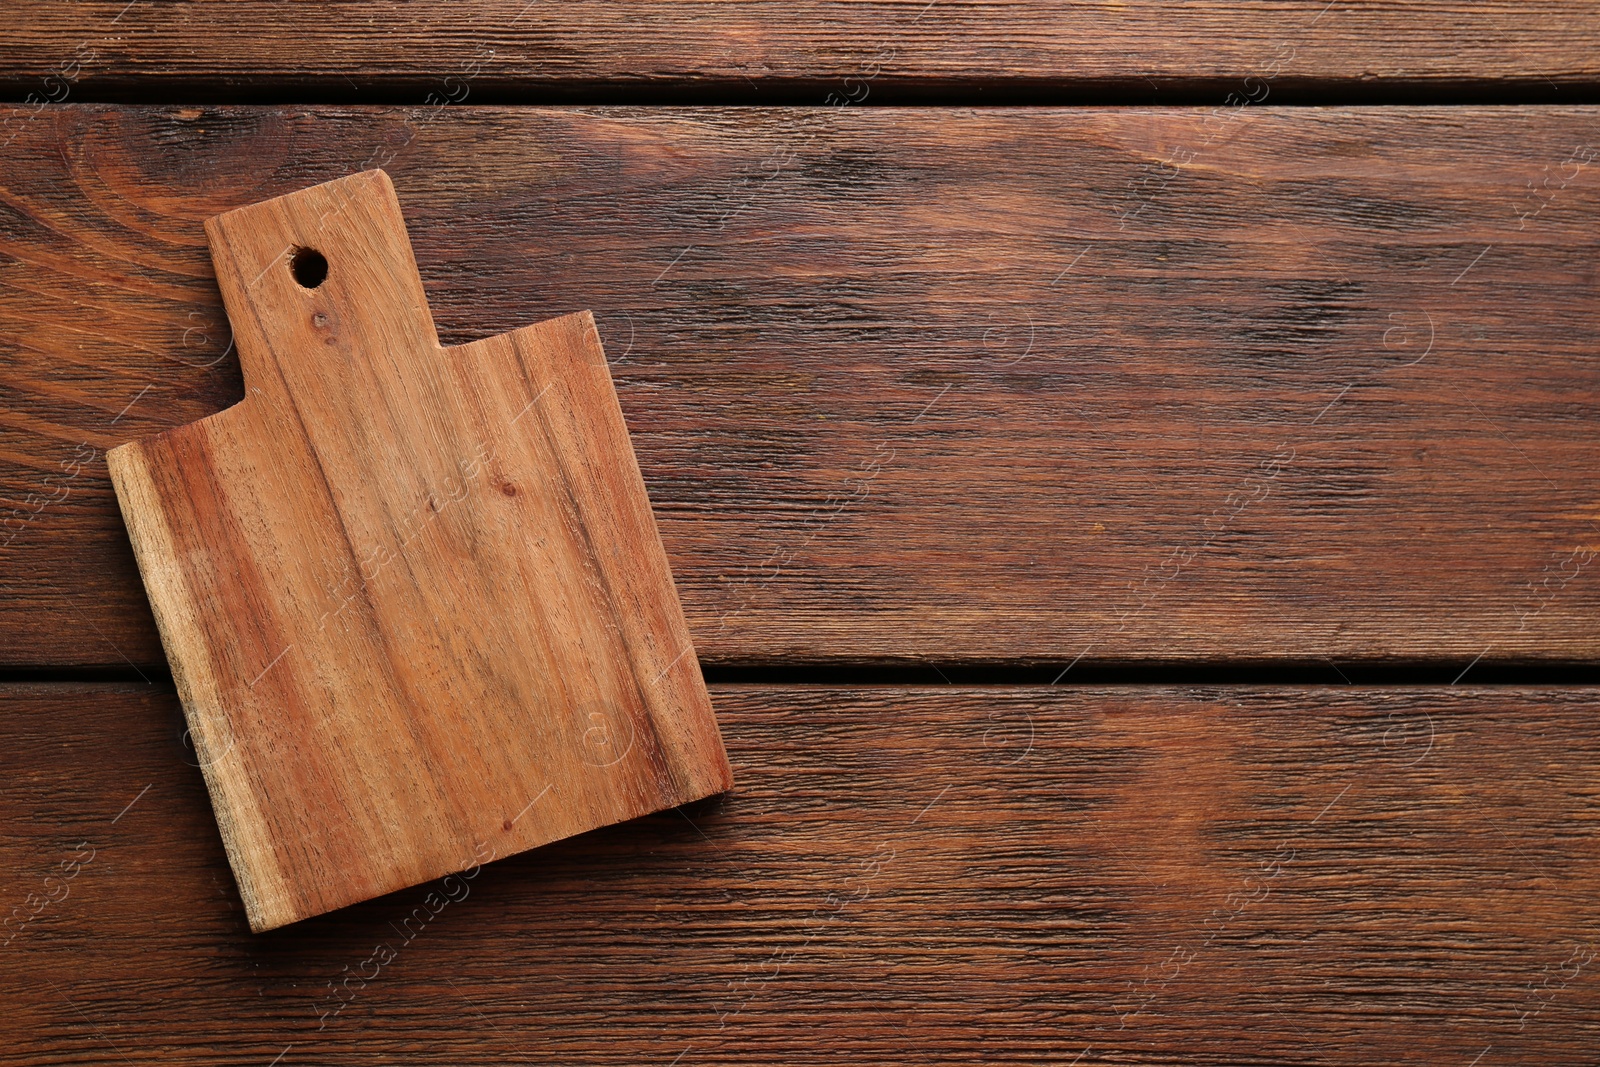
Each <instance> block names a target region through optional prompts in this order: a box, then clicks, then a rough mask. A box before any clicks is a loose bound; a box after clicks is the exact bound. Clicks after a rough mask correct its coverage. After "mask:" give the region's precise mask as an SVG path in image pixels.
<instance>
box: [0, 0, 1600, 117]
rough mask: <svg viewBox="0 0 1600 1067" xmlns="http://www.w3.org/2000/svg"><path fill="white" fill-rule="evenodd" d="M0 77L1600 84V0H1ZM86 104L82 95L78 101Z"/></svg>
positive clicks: (244, 88)
mask: <svg viewBox="0 0 1600 1067" xmlns="http://www.w3.org/2000/svg"><path fill="white" fill-rule="evenodd" d="M6 15H7V31H8V32H7V33H6V36H5V40H4V44H3V45H0V70H3V71H4V75H3V80H4V82H5V84H6V85H7V87H9V88H12V89H13V90H14V91H18V92H32V93H35V94H37V95H38V96H39V97H40V98H41V99H47V100H59V99H61V98H62V97H63V96H65V97H66V98H69V99H71V98H81V97H82V96H84V95H85V94H91V95H92V94H96V93H106V92H117V93H124V94H131V95H144V96H148V95H149V94H151V93H152V92H154V93H158V94H167V95H168V96H174V95H176V96H180V97H181V96H182V95H184V94H188V95H189V97H191V98H195V97H198V96H201V95H204V96H205V97H206V98H209V99H215V98H216V95H217V94H218V93H223V94H228V93H232V94H244V95H256V96H263V95H268V96H276V97H278V98H280V99H281V98H282V97H283V96H284V94H286V93H295V92H301V93H306V92H310V93H320V94H328V93H337V94H340V95H341V96H344V97H347V98H348V97H355V98H356V99H360V98H361V94H362V93H367V94H371V93H373V92H375V91H376V92H383V91H385V90H400V91H404V92H407V93H410V94H414V95H415V97H416V98H417V99H421V98H422V95H423V94H424V93H428V94H434V95H438V96H440V97H442V98H446V99H449V100H451V101H452V102H457V103H459V102H462V101H464V100H466V99H469V98H470V96H471V94H472V93H474V92H476V93H478V94H479V95H480V96H481V95H482V94H484V93H516V94H523V95H526V94H528V93H530V92H535V93H544V94H546V95H559V94H582V93H584V92H586V91H587V92H592V91H594V90H595V89H597V88H600V89H611V90H613V91H624V92H628V93H631V94H633V95H634V96H635V97H636V98H637V101H638V102H640V103H644V102H648V100H647V98H648V96H649V95H650V94H651V93H672V92H679V93H681V92H683V91H685V90H695V89H699V90H702V91H709V92H718V93H721V94H724V95H726V94H738V95H741V96H743V97H745V98H748V99H754V100H760V99H761V97H762V92H763V90H766V91H768V92H770V91H772V90H774V89H781V88H783V87H786V86H790V87H794V88H797V89H801V90H803V91H806V92H810V93H814V94H815V96H816V99H815V101H814V102H816V103H819V104H820V103H824V102H825V99H824V98H825V95H827V94H835V93H836V94H838V95H839V96H840V97H841V98H844V99H848V100H857V101H859V100H860V99H862V98H864V97H865V96H866V95H868V94H870V93H871V92H872V91H873V90H874V89H875V88H876V89H879V90H880V95H881V91H882V90H890V91H893V90H896V89H906V88H918V87H920V88H929V87H933V88H940V87H957V88H961V89H964V90H965V91H967V92H973V91H984V90H988V91H990V92H993V91H995V90H996V89H1003V88H1004V87H1005V86H1007V85H1011V86H1020V87H1023V88H1025V89H1028V90H1031V91H1034V92H1038V91H1039V90H1040V89H1049V88H1051V87H1060V86H1079V87H1084V88H1098V89H1105V88H1111V89H1113V90H1119V91H1124V92H1126V91H1137V92H1140V93H1146V94H1155V97H1156V99H1159V98H1160V94H1161V92H1163V91H1168V92H1170V91H1172V90H1175V89H1176V90H1182V89H1183V88H1185V87H1193V86H1206V87H1211V88H1219V87H1225V88H1228V89H1233V88H1237V85H1230V84H1228V83H1230V82H1232V83H1237V82H1238V81H1240V80H1241V79H1244V78H1253V79H1262V78H1268V79H1270V80H1275V81H1277V82H1278V84H1279V85H1280V86H1284V85H1288V86H1295V85H1302V86H1304V85H1317V86H1327V85H1329V84H1333V85H1345V86H1355V87H1366V88H1370V87H1371V86H1373V85H1374V84H1377V85H1382V84H1384V83H1390V85H1391V86H1393V85H1403V86H1411V87H1415V86H1419V85H1421V86H1428V85H1439V84H1444V85H1469V86H1479V87H1496V86H1499V87H1504V86H1506V85H1524V86H1528V87H1533V86H1537V87H1538V88H1539V89H1540V90H1541V91H1542V92H1543V93H1545V94H1546V95H1548V96H1553V97H1554V99H1556V100H1559V99H1560V98H1561V94H1560V89H1561V88H1563V87H1564V88H1566V89H1567V90H1568V91H1571V89H1572V88H1573V87H1576V86H1592V85H1593V83H1594V81H1595V79H1596V76H1597V75H1600V48H1597V46H1600V17H1597V16H1600V8H1597V6H1596V4H1595V3H1593V2H1592V0H1474V2H1472V3H1458V2H1450V0H1361V2H1357V3H1351V2H1346V0H1292V2H1274V0H1185V2H1182V3H1169V2H1160V0H1133V2H1128V3H1120V2H1119V3H1103V4H1080V3H1069V2H1065V0H1050V2H1043V3H1040V2H1032V3H1030V2H1021V0H1007V2H1000V3H984V4H971V3H951V2H948V0H945V2H941V0H905V2H898V3H888V2H871V3H840V2H827V0H810V2H806V3H800V4H795V3H779V2H775V0H758V2H753V3H739V4H729V3H714V2H706V0H701V2H696V3H668V2H662V0H651V2H648V3H628V4H617V3H594V2H582V3H566V4H550V3H541V2H531V0H470V2H463V3H448V4H419V3H404V2H398V0H346V2H340V3H332V4H319V5H317V6H316V8H315V9H314V10H308V9H307V8H306V7H305V5H302V4H294V3H284V2H281V0H190V2H185V3H164V2H162V3H155V2H146V0H132V2H129V0H99V2H79V3H72V4H59V3H52V2H50V0H9V2H8V6H7V10H6ZM74 94H76V97H75V96H74Z"/></svg>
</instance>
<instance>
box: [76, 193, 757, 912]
mask: <svg viewBox="0 0 1600 1067" xmlns="http://www.w3.org/2000/svg"><path fill="white" fill-rule="evenodd" d="M206 232H207V235H208V236H209V237H210V242H211V249H212V260H213V262H214V263H215V265H216V268H217V272H218V276H219V281H220V283H221V287H222V293H223V299H224V304H225V306H226V307H227V309H228V316H229V322H230V323H231V324H232V325H233V329H234V337H235V338H236V341H237V343H236V346H235V347H236V348H237V350H238V353H239V358H240V361H241V364H242V366H243V368H244V372H245V397H244V399H243V400H242V401H240V402H239V403H238V404H235V405H234V406H233V407H231V408H229V409H227V410H226V411H223V412H220V413H219V414H217V415H213V416H210V417H208V418H206V419H202V420H201V421H199V422H194V423H189V424H188V425H185V426H178V427H174V428H173V429H171V430H167V431H165V432H163V433H161V434H158V435H156V436H154V437H149V438H144V439H142V440H138V441H132V442H129V443H128V444H125V445H119V446H118V447H116V448H114V449H112V450H111V451H110V452H109V453H108V454H107V457H106V459H107V462H108V464H109V466H110V472H111V477H112V481H113V483H114V484H115V486H116V491H117V502H118V504H119V506H120V508H121V511H122V515H123V518H124V519H125V520H126V522H127V525H128V533H129V537H130V539H131V540H132V542H133V546H134V550H135V554H136V556H137V557H138V561H139V571H140V574H141V576H142V577H143V578H144V582H145V586H146V591H147V593H148V594H149V597H150V603H151V606H152V608H153V609H154V611H155V615H156V619H157V621H158V623H159V624H160V630H161V643H162V647H163V648H165V649H166V652H167V656H168V658H169V661H170V663H171V666H172V673H173V677H174V679H175V681H176V683H177V687H178V692H179V693H180V694H181V695H182V698H183V705H184V713H185V715H186V717H187V719H188V722H189V727H190V730H191V731H192V733H193V737H194V740H195V749H196V751H197V752H200V753H203V754H204V760H203V766H204V769H205V776H206V785H207V787H208V788H209V790H210V792H211V802H212V805H213V807H214V808H215V810H216V813H217V823H218V826H219V827H220V829H221V831H222V837H223V840H224V842H225V843H226V844H227V847H228V860H229V863H230V864H231V865H232V868H233V872H234V877H235V878H236V879H237V881H238V883H239V889H240V893H241V894H242V896H243V897H244V902H245V910H246V912H247V913H248V914H249V917H250V925H251V928H252V929H254V930H258V931H259V930H270V929H272V928H274V927H277V926H282V925H284V924H285V923H290V922H294V921H296V920H298V919H304V918H306V917H307V916H310V915H318V914H321V913H322V912H325V911H331V910H333V909H335V908H339V907H343V906H344V905H346V904H350V903H352V902H355V901H358V900H368V899H371V898H372V897H375V896H380V895H382V894H384V893H388V892H391V891H393V890H395V889H400V888H403V887H406V886H411V885H416V884H418V883H421V882H426V881H429V880H431V879H435V878H440V877H443V876H444V875H447V874H453V873H455V872H458V871H462V870H464V869H466V868H469V867H475V866H476V865H478V864H479V863H481V862H482V859H483V857H484V856H485V855H498V856H507V855H511V854H512V853H515V852H521V851H523V850H524V849H529V848H533V847H535V846H537V845H543V844H547V843H549V842H551V841H555V840H558V839H560V838H563V837H571V836H572V835H574V834H578V833H582V832H584V831H585V830H593V829H595V828H596V827H599V826H607V825H609V824H611V823H615V822H622V821H624V820H626V819H632V818H637V817H638V816H640V815H645V814H648V813H650V812H653V811H660V810H662V809H664V808H671V807H675V806H677V805H680V804H684V803H686V802H689V801H693V800H701V799H704V798H705V797H707V796H710V795H711V794H713V793H718V792H721V791H722V790H724V789H727V788H728V787H729V786H730V785H731V784H732V779H731V778H730V777H729V771H728V761H727V757H726V756H725V755H724V753H723V750H722V741H721V739H720V738H718V736H717V723H716V719H715V718H714V717H713V716H712V713H711V704H710V701H709V699H708V698H707V696H706V688H705V683H704V681H702V679H701V676H700V667H699V664H698V662H697V661H696V659H695V657H694V655H693V648H692V646H691V644H690V641H689V630H688V626H687V625H686V624H685V623H684V619H683V611H682V609H681V608H680V607H679V605H678V597H677V593H676V592H675V591H674V589H673V585H672V574H671V572H670V571H669V570H668V565H667V558H666V553H665V552H664V551H663V550H662V548H661V539H660V537H659V536H658V535H657V533H656V528H655V524H654V521H653V519H652V516H651V511H650V501H649V499H648V498H647V497H646V495H645V488H644V482H643V481H642V480H641V478H640V476H639V468H638V465H637V464H636V463H635V462H634V456H633V450H632V448H631V447H630V446H629V444H628V429H627V427H626V426H625V425H624V424H623V421H622V411H621V409H620V408H619V407H618V406H617V397H616V392H615V390H614V389H613V388H612V384H611V376H610V374H609V373H608V372H607V369H606V358H605V352H604V351H603V350H602V349H601V346H600V340H599V337H598V335H597V334H596V332H595V325H594V319H593V317H592V316H590V315H589V314H588V313H587V312H584V313H580V314H576V315H567V316H565V317H563V318H559V319H552V320H550V321H548V322H543V323H539V324H536V325H532V326H526V327H524V328H522V329H520V330H516V331H513V332H511V333H506V334H499V335H497V336H495V337H490V338H485V339H483V340H481V341H477V342H474V343H472V344H470V345H461V346H457V347H454V348H442V347H441V346H440V344H439V339H438V336H437V335H436V334H435V332H434V326H433V318H432V316H431V315H430V314H429V313H428V303H427V297H426V296H425V295H424V294H423V291H422V281H421V279H420V278H419V277H418V276H417V267H416V263H415V262H414V261H413V259H412V256H411V244H410V242H409V241H408V239H407V237H406V225H405V220H404V218H402V216H401V213H400V205H399V202H398V201H397V200H396V199H395V194H394V187H393V185H391V184H390V181H389V178H388V176H387V175H386V174H385V173H384V172H383V171H381V170H371V171H364V172H362V173H360V174H354V175H351V176H350V177H348V178H342V179H340V180H338V181H332V182H326V183H323V184H321V185H317V186H313V187H312V188H309V189H302V190H299V191H297V192H294V193H290V194H288V195H287V196H280V197H275V198H273V199H271V200H267V201H264V202H262V203H259V204H252V205H250V206H248V207H243V208H239V209H237V210H235V211H230V212H228V213H227V214H224V215H219V216H217V217H216V218H214V219H211V220H209V221H208V222H207V223H206ZM624 741H626V742H627V743H626V744H624Z"/></svg>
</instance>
